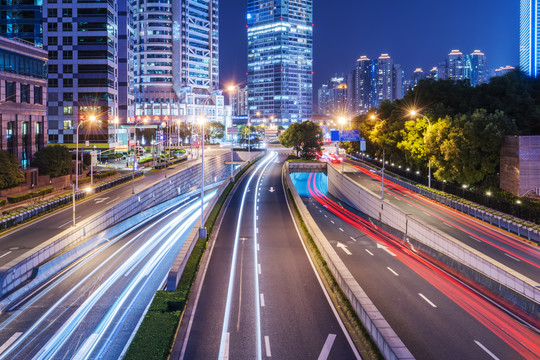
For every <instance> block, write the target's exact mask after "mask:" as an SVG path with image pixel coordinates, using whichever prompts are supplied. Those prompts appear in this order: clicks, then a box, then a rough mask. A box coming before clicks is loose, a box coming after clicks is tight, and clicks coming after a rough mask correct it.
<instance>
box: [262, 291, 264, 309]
mask: <svg viewBox="0 0 540 360" xmlns="http://www.w3.org/2000/svg"><path fill="white" fill-rule="evenodd" d="M261 306H264V294H263V293H261Z"/></svg>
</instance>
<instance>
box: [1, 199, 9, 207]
mask: <svg viewBox="0 0 540 360" xmlns="http://www.w3.org/2000/svg"><path fill="white" fill-rule="evenodd" d="M6 203H7V200H6V199H0V207H2V206H4V205H6Z"/></svg>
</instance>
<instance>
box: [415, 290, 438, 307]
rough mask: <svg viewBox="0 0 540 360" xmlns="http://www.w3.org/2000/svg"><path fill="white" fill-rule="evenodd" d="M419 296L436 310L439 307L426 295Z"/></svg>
mask: <svg viewBox="0 0 540 360" xmlns="http://www.w3.org/2000/svg"><path fill="white" fill-rule="evenodd" d="M418 295H420V297H421V298H422V299H424V300H426V302H427V303H428V304H429V305H431V306H433V307H434V308H436V307H437V305H435V304H434V303H432V302H431V301H430V300H429V299H428V298H427V297H425V296H424V294H422V293H418Z"/></svg>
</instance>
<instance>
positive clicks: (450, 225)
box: [443, 222, 453, 228]
mask: <svg viewBox="0 0 540 360" xmlns="http://www.w3.org/2000/svg"><path fill="white" fill-rule="evenodd" d="M443 224H444V225H446V226H448V227H450V228H451V227H453V226H452V225H450V224H447V223H445V222H443Z"/></svg>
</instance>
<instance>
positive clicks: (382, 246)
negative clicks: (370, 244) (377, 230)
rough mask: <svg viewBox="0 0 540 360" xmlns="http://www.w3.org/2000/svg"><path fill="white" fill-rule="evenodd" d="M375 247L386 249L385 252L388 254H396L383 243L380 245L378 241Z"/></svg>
mask: <svg viewBox="0 0 540 360" xmlns="http://www.w3.org/2000/svg"><path fill="white" fill-rule="evenodd" d="M377 249H383V250H384V251H386V252H387V253H389V254H390V255H392V256H396V254H394V253H393V252H391V251H390V250H388V248H387V247H386V246H384V245H381V244H379V243H377Z"/></svg>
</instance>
